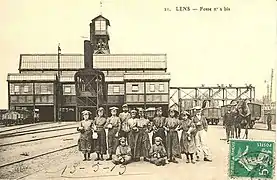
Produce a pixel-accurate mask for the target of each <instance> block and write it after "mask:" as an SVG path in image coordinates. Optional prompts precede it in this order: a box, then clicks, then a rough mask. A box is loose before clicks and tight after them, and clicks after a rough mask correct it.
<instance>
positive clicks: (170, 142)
mask: <svg viewBox="0 0 277 180" xmlns="http://www.w3.org/2000/svg"><path fill="white" fill-rule="evenodd" d="M177 116H178V112H177V111H175V110H173V109H170V110H169V117H168V118H166V119H165V126H164V129H165V130H166V131H167V136H166V148H167V157H168V158H169V162H173V163H178V161H177V160H176V159H175V158H182V156H181V149H180V144H179V137H178V132H177V130H178V128H179V125H180V124H179V120H178V119H177Z"/></svg>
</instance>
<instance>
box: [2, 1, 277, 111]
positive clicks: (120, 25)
mask: <svg viewBox="0 0 277 180" xmlns="http://www.w3.org/2000/svg"><path fill="white" fill-rule="evenodd" d="M176 7H190V11H176ZM200 7H204V8H212V10H214V8H217V7H219V8H224V7H228V8H230V11H220V10H219V9H218V11H199V10H196V11H192V8H197V9H200ZM164 8H169V9H171V11H164ZM275 9H276V5H275V1H272V0H244V1H240V0H224V1H222V0H209V1H206V0H103V5H102V8H100V1H99V0H82V1H76V0H59V1H57V0H47V1H46V0H45V1H38V0H20V1H16V0H1V1H0V22H1V28H0V47H1V50H0V52H1V53H0V59H1V62H3V63H2V65H1V66H0V99H1V101H0V108H7V107H8V89H7V81H6V80H7V74H8V73H16V72H18V67H19V56H20V54H24V53H57V45H58V43H60V44H61V49H62V53H83V51H84V50H83V47H84V46H83V41H84V40H85V39H84V38H83V37H89V23H90V21H91V19H93V18H94V17H96V16H98V15H99V14H100V12H102V15H103V16H104V17H106V18H107V19H109V20H110V23H111V26H110V27H109V34H110V42H109V45H110V49H111V53H113V54H119V53H162V54H167V65H168V72H170V73H171V86H182V87H183V86H201V84H205V85H206V86H214V85H217V84H226V85H228V84H233V86H236V85H237V86H243V85H245V84H246V83H247V84H252V85H253V86H255V87H256V97H257V98H261V97H262V96H263V95H265V94H266V83H265V80H267V81H270V75H271V69H272V68H275V65H276V64H275V61H276V11H275ZM274 74H275V73H274ZM275 91H276V90H275V78H274V83H273V92H274V93H273V99H275Z"/></svg>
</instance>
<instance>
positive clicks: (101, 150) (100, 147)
mask: <svg viewBox="0 0 277 180" xmlns="http://www.w3.org/2000/svg"><path fill="white" fill-rule="evenodd" d="M96 113H97V117H95V120H94V124H95V126H96V130H95V132H96V133H97V140H96V142H95V151H96V153H97V158H96V159H95V161H98V160H101V161H103V160H104V158H103V154H106V153H107V143H106V131H105V129H104V126H105V124H106V118H105V117H103V115H104V108H103V107H100V108H99V109H98V110H97V111H96Z"/></svg>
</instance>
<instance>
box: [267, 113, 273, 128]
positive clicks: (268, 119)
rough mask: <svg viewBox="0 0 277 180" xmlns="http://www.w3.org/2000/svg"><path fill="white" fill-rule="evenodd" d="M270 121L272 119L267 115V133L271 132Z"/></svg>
mask: <svg viewBox="0 0 277 180" xmlns="http://www.w3.org/2000/svg"><path fill="white" fill-rule="evenodd" d="M271 121H272V117H271V114H270V113H269V114H268V115H267V130H268V131H271V130H272V128H271Z"/></svg>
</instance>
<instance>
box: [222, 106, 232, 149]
mask: <svg viewBox="0 0 277 180" xmlns="http://www.w3.org/2000/svg"><path fill="white" fill-rule="evenodd" d="M223 127H224V128H225V129H226V140H227V143H228V144H229V138H230V133H231V138H234V116H233V113H232V112H231V106H227V112H226V113H225V114H224V116H223Z"/></svg>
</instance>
